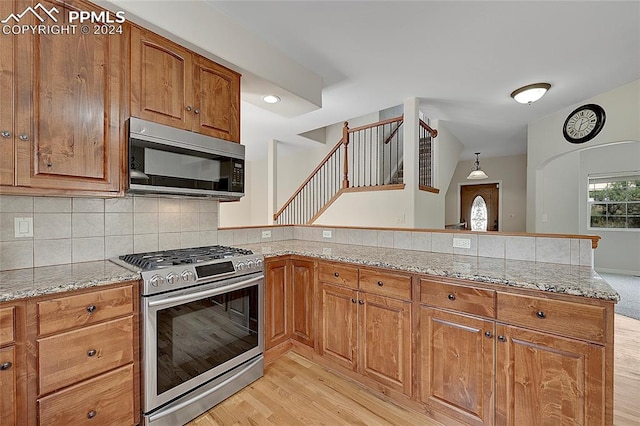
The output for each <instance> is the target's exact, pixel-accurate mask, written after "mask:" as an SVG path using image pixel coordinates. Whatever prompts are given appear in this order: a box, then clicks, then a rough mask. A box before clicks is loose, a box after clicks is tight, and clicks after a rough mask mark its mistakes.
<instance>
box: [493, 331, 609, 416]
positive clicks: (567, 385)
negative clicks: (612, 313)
mask: <svg viewBox="0 0 640 426" xmlns="http://www.w3.org/2000/svg"><path fill="white" fill-rule="evenodd" d="M496 336H497V342H496V348H497V349H496V354H497V363H496V368H497V382H496V424H498V425H513V426H526V425H531V426H538V425H568V424H572V425H574V424H575V425H605V424H609V423H608V422H609V420H607V418H606V417H605V409H604V406H603V404H604V401H605V392H606V385H605V383H606V381H605V377H604V375H605V369H604V365H605V364H604V359H605V348H604V347H603V346H601V345H596V344H593V343H587V342H583V341H579V340H574V339H569V338H563V337H559V336H554V335H550V334H545V333H538V332H534V331H529V330H525V329H522V328H518V327H512V326H507V325H498V326H497V329H496Z"/></svg>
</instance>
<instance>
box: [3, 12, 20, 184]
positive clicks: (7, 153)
mask: <svg viewBox="0 0 640 426" xmlns="http://www.w3.org/2000/svg"><path fill="white" fill-rule="evenodd" d="M13 6H14V3H13V2H12V1H0V16H9V15H10V14H11V13H13V12H14V10H13V9H14V7H13ZM17 37H20V36H13V35H6V34H3V35H2V37H0V99H1V100H2V101H0V185H13V184H14V182H13V173H14V170H15V155H14V143H15V139H14V130H13V114H14V98H13V97H14V91H13V90H14V86H13V81H14V71H13V54H14V50H13V44H14V41H15V40H16V38H17Z"/></svg>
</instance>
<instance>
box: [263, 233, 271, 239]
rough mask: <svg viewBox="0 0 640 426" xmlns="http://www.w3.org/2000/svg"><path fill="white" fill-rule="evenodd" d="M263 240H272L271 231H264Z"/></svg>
mask: <svg viewBox="0 0 640 426" xmlns="http://www.w3.org/2000/svg"><path fill="white" fill-rule="evenodd" d="M262 238H271V231H262Z"/></svg>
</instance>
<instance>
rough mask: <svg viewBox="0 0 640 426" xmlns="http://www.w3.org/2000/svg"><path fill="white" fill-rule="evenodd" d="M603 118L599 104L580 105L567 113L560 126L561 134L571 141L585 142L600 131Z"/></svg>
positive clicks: (602, 111)
mask: <svg viewBox="0 0 640 426" xmlns="http://www.w3.org/2000/svg"><path fill="white" fill-rule="evenodd" d="M604 120H605V114H604V109H602V107H601V106H600V105H596V104H587V105H582V106H581V107H578V108H576V109H575V110H574V111H573V112H572V113H571V114H569V116H568V117H567V119H566V120H565V122H564V126H563V127H562V134H563V135H564V138H565V139H566V140H567V141H569V142H571V143H585V142H587V141H590V140H591V139H593V138H594V137H596V135H597V134H598V133H600V130H602V127H603V126H604Z"/></svg>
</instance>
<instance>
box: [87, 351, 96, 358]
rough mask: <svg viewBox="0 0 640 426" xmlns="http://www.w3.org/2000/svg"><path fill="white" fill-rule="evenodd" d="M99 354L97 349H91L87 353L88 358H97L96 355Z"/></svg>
mask: <svg viewBox="0 0 640 426" xmlns="http://www.w3.org/2000/svg"><path fill="white" fill-rule="evenodd" d="M97 353H98V352H97V351H96V350H95V349H89V350H88V351H87V356H88V357H92V356H96V354H97Z"/></svg>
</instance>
